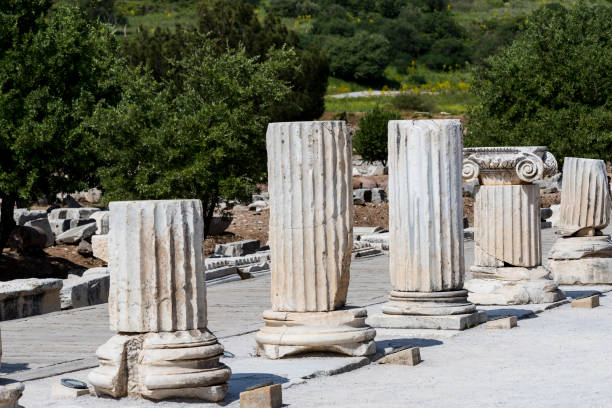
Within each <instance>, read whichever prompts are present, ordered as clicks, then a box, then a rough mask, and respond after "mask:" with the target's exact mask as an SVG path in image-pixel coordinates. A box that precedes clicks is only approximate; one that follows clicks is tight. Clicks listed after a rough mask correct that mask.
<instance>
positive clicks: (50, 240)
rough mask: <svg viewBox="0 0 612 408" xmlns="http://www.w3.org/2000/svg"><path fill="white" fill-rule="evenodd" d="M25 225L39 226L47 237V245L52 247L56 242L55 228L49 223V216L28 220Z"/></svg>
mask: <svg viewBox="0 0 612 408" xmlns="http://www.w3.org/2000/svg"><path fill="white" fill-rule="evenodd" d="M25 226H26V227H33V228H38V229H40V230H41V231H43V232H44V233H45V235H46V237H47V243H46V247H50V246H52V245H53V244H54V243H55V235H53V230H52V229H51V224H49V220H48V219H47V217H45V218H38V219H35V220H32V221H28V222H26V223H25Z"/></svg>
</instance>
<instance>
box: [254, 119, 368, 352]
mask: <svg viewBox="0 0 612 408" xmlns="http://www.w3.org/2000/svg"><path fill="white" fill-rule="evenodd" d="M266 144H267V149H268V186H269V187H268V188H269V192H270V200H271V201H270V235H269V237H270V238H269V239H270V250H271V274H272V275H271V276H272V284H271V301H272V309H271V310H267V311H265V312H264V314H263V317H264V321H265V324H266V325H265V327H264V328H262V329H261V330H260V331H259V332H258V333H257V337H256V340H257V347H258V353H259V354H260V355H263V356H266V357H268V358H272V359H276V358H282V357H285V356H288V355H292V354H297V353H303V352H309V351H333V352H337V353H342V354H346V355H351V356H365V355H370V354H373V353H374V352H375V349H376V347H375V344H374V341H373V339H374V336H375V335H376V331H375V330H374V329H372V328H370V327H369V326H367V325H366V324H365V319H366V317H367V312H366V310H365V309H347V308H344V305H345V303H346V296H347V292H348V286H349V273H350V272H349V268H350V262H351V250H352V248H353V202H352V183H351V176H352V169H351V155H352V143H351V138H350V134H349V132H348V130H347V127H346V123H345V122H343V121H331V122H288V123H271V124H269V125H268V132H267V135H266ZM287 158H291V159H290V160H287Z"/></svg>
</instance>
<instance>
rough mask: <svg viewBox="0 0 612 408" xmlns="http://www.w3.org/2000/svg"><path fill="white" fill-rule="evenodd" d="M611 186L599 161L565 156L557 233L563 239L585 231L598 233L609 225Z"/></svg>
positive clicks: (604, 167)
mask: <svg viewBox="0 0 612 408" xmlns="http://www.w3.org/2000/svg"><path fill="white" fill-rule="evenodd" d="M611 208H612V201H611V199H610V186H609V185H608V177H607V172H606V164H605V163H604V162H603V161H602V160H594V159H579V158H575V157H566V158H565V161H564V164H563V191H562V192H561V214H560V219H559V226H558V230H559V232H560V233H561V234H562V235H564V236H570V235H573V234H576V233H578V232H579V231H580V230H583V229H585V228H593V229H596V230H601V229H603V228H605V227H606V226H607V225H608V224H609V223H610V210H611Z"/></svg>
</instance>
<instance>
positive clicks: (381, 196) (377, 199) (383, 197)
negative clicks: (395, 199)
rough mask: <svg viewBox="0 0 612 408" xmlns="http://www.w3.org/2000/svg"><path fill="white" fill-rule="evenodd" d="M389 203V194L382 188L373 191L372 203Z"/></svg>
mask: <svg viewBox="0 0 612 408" xmlns="http://www.w3.org/2000/svg"><path fill="white" fill-rule="evenodd" d="M386 201H387V192H386V191H385V190H383V189H382V188H373V189H372V202H373V203H384V202H386Z"/></svg>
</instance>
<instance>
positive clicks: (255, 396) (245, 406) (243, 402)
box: [240, 384, 283, 408]
mask: <svg viewBox="0 0 612 408" xmlns="http://www.w3.org/2000/svg"><path fill="white" fill-rule="evenodd" d="M282 405H283V391H282V388H281V385H280V384H272V385H267V386H263V387H258V388H255V389H250V390H249V389H247V391H245V392H241V393H240V408H279V407H280V406H282Z"/></svg>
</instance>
